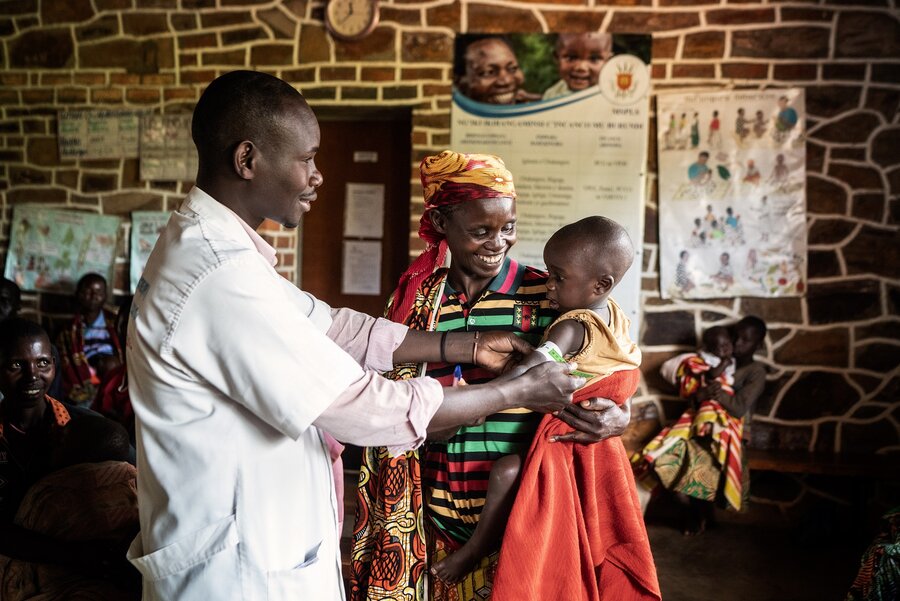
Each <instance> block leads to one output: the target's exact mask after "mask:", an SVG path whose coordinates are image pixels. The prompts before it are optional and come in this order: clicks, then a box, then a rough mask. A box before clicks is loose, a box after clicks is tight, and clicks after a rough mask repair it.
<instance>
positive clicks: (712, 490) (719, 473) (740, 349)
mask: <svg viewBox="0 0 900 601" xmlns="http://www.w3.org/2000/svg"><path fill="white" fill-rule="evenodd" d="M765 336H766V324H765V322H763V321H762V320H761V319H759V318H757V317H745V318H744V319H742V320H740V321H739V322H738V323H737V324H736V325H735V326H734V328H733V329H731V330H728V329H726V328H724V327H721V326H719V327H714V328H710V329H709V330H707V331H706V332H704V335H703V347H704V348H703V349H702V350H701V351H700V352H699V353H687V354H683V355H678V356H676V357H673V358H672V359H670V360H668V361H667V362H666V363H664V364H663V366H662V368H661V369H660V372H661V374H662V375H663V378H664V379H666V380H667V381H669V382H671V383H672V384H673V385H675V386H676V387H677V388H678V390H679V395H680V396H681V397H682V398H685V399H687V400H688V401H689V403H690V405H689V407H688V409H687V411H685V412H684V413H683V414H682V415H681V417H680V418H679V419H678V420H677V421H676V422H675V424H673V425H672V426H670V427H668V428H665V429H663V431H662V432H660V433H659V434H658V435H657V436H656V437H655V438H654V439H653V440H651V441H650V442H649V443H648V444H647V445H646V446H645V447H644V450H643V452H642V458H641V459H640V460H638V470H639V472H640V473H641V474H642V476H644V477H643V478H642V479H643V480H644V482H645V483H646V482H647V481H648V479H647V477H646V476H649V475H655V479H658V480H659V482H661V484H662V485H663V487H664V488H666V489H668V490H671V491H673V492H675V493H677V494H678V495H679V498H680V500H681V501H682V502H683V503H684V506H685V507H686V515H685V524H684V534H685V535H688V536H690V535H694V534H699V533H701V532H703V531H704V530H705V528H706V526H707V525H708V524H709V523H710V522H711V521H712V520H713V518H714V514H713V502H715V501H718V502H720V503H721V504H723V505H725V506H726V507H729V508H731V509H734V510H738V511H740V510H742V509H743V508H744V507H745V506H746V502H747V500H748V499H749V492H750V486H749V484H750V480H749V471H748V470H747V461H746V456H745V454H744V453H743V441H742V438H743V431H744V420H745V416H747V415H749V413H750V412H751V409H752V407H753V405H754V404H755V403H756V400H757V399H758V398H759V397H760V395H761V394H762V391H763V389H764V387H765V380H766V370H765V366H763V364H762V363H759V362H757V361H755V360H754V359H753V353H754V352H755V351H756V350H757V349H758V348H759V346H760V345H761V344H762V343H763V341H764V340H765ZM651 481H652V480H651Z"/></svg>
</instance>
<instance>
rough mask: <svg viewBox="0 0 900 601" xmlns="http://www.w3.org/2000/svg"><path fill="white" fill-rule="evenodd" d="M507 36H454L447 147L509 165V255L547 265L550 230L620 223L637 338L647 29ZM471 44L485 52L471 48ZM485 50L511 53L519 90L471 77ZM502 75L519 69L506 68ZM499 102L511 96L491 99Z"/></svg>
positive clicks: (619, 292) (624, 298) (624, 290)
mask: <svg viewBox="0 0 900 601" xmlns="http://www.w3.org/2000/svg"><path fill="white" fill-rule="evenodd" d="M505 38H506V39H508V40H511V43H512V48H510V49H509V50H506V49H505V48H506V47H505V46H503V47H501V46H499V45H498V44H497V43H494V42H490V41H484V36H464V35H461V36H457V44H456V45H457V61H456V63H457V65H465V66H466V69H467V70H466V71H465V72H463V71H461V70H460V69H459V67H457V72H456V73H455V86H454V90H453V105H452V112H451V148H452V149H453V150H456V151H460V152H476V153H490V154H495V155H498V156H500V157H501V158H502V159H503V160H504V162H505V163H506V166H507V167H508V168H509V170H510V171H511V172H512V174H513V178H514V181H515V185H516V192H517V194H518V199H517V202H516V204H517V216H518V224H517V228H518V242H517V244H516V246H515V247H514V248H513V249H512V251H511V252H510V255H511V256H512V257H513V258H514V259H516V260H518V261H520V262H523V263H526V264H528V265H533V266H536V267H543V266H544V261H543V247H544V244H545V242H546V241H547V239H548V238H549V237H550V236H551V235H552V234H553V233H554V232H555V231H556V230H558V229H559V228H560V227H562V226H563V225H565V224H567V223H572V222H574V221H578V220H579V219H581V218H583V217H587V216H589V215H604V216H607V217H610V218H612V219H615V220H616V221H618V222H619V223H621V224H622V225H623V226H624V227H625V229H626V230H627V231H628V232H629V234H630V235H631V238H632V240H633V241H634V245H635V251H636V257H635V261H634V264H633V266H632V268H631V269H630V270H629V271H628V273H627V274H626V275H625V278H624V279H623V281H622V282H621V283H620V284H619V286H618V287H617V288H616V291H615V292H614V293H613V296H614V297H615V299H616V300H617V301H618V303H619V305H620V306H622V308H623V309H624V310H625V311H626V313H627V314H628V317H629V318H630V319H631V321H632V330H631V334H632V336H634V337H635V340H636V339H637V334H638V331H639V324H638V318H639V314H640V313H639V309H640V287H641V265H642V258H641V257H642V254H643V253H642V245H641V243H642V240H643V232H644V195H645V187H646V186H645V176H646V163H647V160H646V159H647V130H648V121H649V117H648V113H649V107H648V99H649V89H650V69H649V62H650V36H643V35H619V34H613V35H612V36H609V35H608V34H560V35H559V36H557V35H555V34H550V35H545V34H513V35H511V36H505ZM489 45H492V47H488V46H489ZM474 48H478V49H479V50H480V51H486V52H481V53H476V52H474V51H473V49H474ZM510 51H512V54H511V55H510ZM491 52H500V53H504V55H510V56H508V57H507V59H506V60H509V61H514V62H515V64H516V68H517V70H520V71H521V72H522V73H523V74H524V77H522V78H520V85H519V87H520V89H519V91H518V92H515V93H508V94H506V95H505V96H504V95H498V96H494V97H490V96H489V94H490V91H489V90H488V88H487V86H483V85H482V83H483V82H482V81H479V82H478V83H477V85H473V82H474V79H475V78H474V77H473V76H472V73H473V72H478V74H479V76H480V75H481V74H483V73H484V71H483V69H482V67H484V65H479V64H476V63H477V61H478V60H480V58H479V54H490V53H491ZM582 55H583V56H582ZM554 56H556V57H558V58H556V59H554ZM559 57H563V58H559ZM565 57H568V58H565ZM566 61H568V63H567V62H566ZM573 65H574V66H573ZM508 76H509V77H507V79H514V78H515V77H517V76H516V74H515V73H512V72H511V71H510V73H508ZM480 79H481V80H483V79H484V78H483V77H481V78H480ZM522 80H523V81H522ZM498 81H499V79H498V80H495V81H494V89H496V87H497V82H498ZM501 83H502V82H501ZM507 87H508V85H507ZM500 101H507V102H513V103H512V104H493V103H494V102H500Z"/></svg>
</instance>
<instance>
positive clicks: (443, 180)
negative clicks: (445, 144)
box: [388, 150, 516, 323]
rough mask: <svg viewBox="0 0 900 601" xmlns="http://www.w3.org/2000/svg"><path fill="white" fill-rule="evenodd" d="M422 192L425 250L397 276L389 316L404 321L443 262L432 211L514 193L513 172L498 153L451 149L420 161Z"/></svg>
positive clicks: (421, 235)
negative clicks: (426, 280)
mask: <svg viewBox="0 0 900 601" xmlns="http://www.w3.org/2000/svg"><path fill="white" fill-rule="evenodd" d="M419 172H420V174H421V177H422V187H423V188H424V194H425V212H424V213H423V214H422V219H421V220H420V221H419V238H421V239H422V240H424V241H425V242H426V243H427V246H426V248H425V250H424V251H423V252H422V254H421V255H419V257H418V258H417V259H416V260H415V261H413V263H412V265H410V266H409V269H407V270H406V272H405V273H404V274H403V275H402V276H400V283H399V284H397V289H396V290H394V294H393V299H392V303H391V306H390V308H389V311H388V317H389V318H390V319H391V320H393V321H396V322H399V323H404V322H405V320H406V317H407V314H408V313H409V310H410V308H411V307H412V304H413V301H414V299H415V293H416V290H417V289H418V288H419V285H420V284H421V283H422V282H423V281H424V280H425V278H427V277H428V276H429V275H431V274H432V273H433V272H434V270H435V269H437V268H438V267H440V266H441V265H443V264H444V262H445V260H446V257H447V242H446V241H445V240H444V235H443V234H441V233H440V232H438V231H437V230H436V229H435V228H434V225H433V224H432V222H431V213H432V211H434V210H435V209H437V208H439V207H446V206H451V205H456V204H460V203H463V202H469V201H473V200H481V199H484V198H501V197H509V198H515V197H516V189H515V187H514V186H513V179H512V174H511V173H510V172H509V170H507V168H506V165H504V164H503V160H502V159H500V157H496V156H493V155H489V154H461V153H459V152H453V151H452V150H445V151H444V152H442V153H440V154H438V155H434V156H429V157H425V159H423V160H422V164H421V165H419Z"/></svg>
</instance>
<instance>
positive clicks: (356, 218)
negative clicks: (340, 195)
mask: <svg viewBox="0 0 900 601" xmlns="http://www.w3.org/2000/svg"><path fill="white" fill-rule="evenodd" d="M344 206H345V207H346V208H345V212H344V236H345V237H346V238H381V237H383V236H384V184H347V191H346V202H345V203H344Z"/></svg>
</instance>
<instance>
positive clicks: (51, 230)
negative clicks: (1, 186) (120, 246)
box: [4, 205, 121, 293]
mask: <svg viewBox="0 0 900 601" xmlns="http://www.w3.org/2000/svg"><path fill="white" fill-rule="evenodd" d="M120 221H121V219H120V218H119V217H113V216H109V215H95V214H92V213H84V212H80V211H64V210H53V209H45V208H43V207H40V206H35V205H19V206H17V207H15V209H14V210H13V220H12V226H11V227H10V241H9V253H8V255H7V257H6V271H5V273H4V275H5V276H6V277H7V278H9V279H11V280H13V281H14V282H16V284H18V285H19V287H20V288H21V289H22V290H39V291H42V292H59V293H71V292H73V291H74V290H75V284H76V283H77V281H78V279H79V278H80V277H81V276H83V275H84V274H86V273H92V272H93V273H99V274H100V275H102V276H104V277H105V278H106V280H107V281H112V267H113V261H114V260H115V253H116V238H117V236H118V232H119V222H120Z"/></svg>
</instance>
